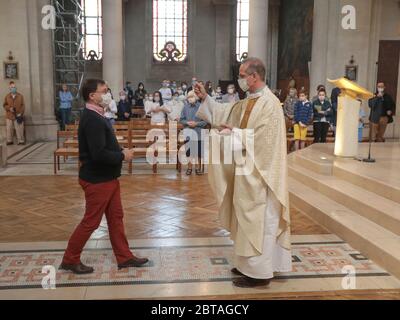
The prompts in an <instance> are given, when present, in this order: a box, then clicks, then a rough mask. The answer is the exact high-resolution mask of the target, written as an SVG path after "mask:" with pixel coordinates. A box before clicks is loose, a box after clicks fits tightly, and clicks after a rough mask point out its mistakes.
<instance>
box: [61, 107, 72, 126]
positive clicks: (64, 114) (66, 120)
mask: <svg viewBox="0 0 400 320" xmlns="http://www.w3.org/2000/svg"><path fill="white" fill-rule="evenodd" d="M60 115H61V124H60V127H61V131H64V130H65V126H66V125H67V124H70V122H71V108H68V109H60Z"/></svg>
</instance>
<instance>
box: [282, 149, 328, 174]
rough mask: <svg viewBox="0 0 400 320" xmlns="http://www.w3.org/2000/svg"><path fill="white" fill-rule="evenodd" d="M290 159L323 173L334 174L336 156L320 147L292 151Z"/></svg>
mask: <svg viewBox="0 0 400 320" xmlns="http://www.w3.org/2000/svg"><path fill="white" fill-rule="evenodd" d="M289 159H290V160H293V161H294V162H295V163H297V164H299V165H301V166H303V167H305V168H307V169H309V170H312V171H315V172H318V173H320V174H323V175H332V172H333V161H334V157H333V156H332V155H329V154H326V153H323V152H320V151H319V150H318V149H313V150H311V149H303V150H300V151H297V152H295V153H292V154H291V155H290V156H289Z"/></svg>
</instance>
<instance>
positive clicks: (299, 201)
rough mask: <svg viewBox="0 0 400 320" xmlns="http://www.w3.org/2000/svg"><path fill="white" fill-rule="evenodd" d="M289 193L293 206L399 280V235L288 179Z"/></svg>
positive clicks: (292, 179) (294, 180)
mask: <svg viewBox="0 0 400 320" xmlns="http://www.w3.org/2000/svg"><path fill="white" fill-rule="evenodd" d="M289 193H290V203H291V205H292V206H293V207H295V208H297V209H298V210H299V211H301V212H303V213H305V214H306V215H308V216H309V217H311V218H312V219H313V220H315V221H316V222H318V223H319V224H321V225H322V226H324V227H325V228H327V229H328V230H329V231H330V232H332V233H333V234H336V235H337V236H339V237H340V238H342V239H343V240H345V241H346V242H348V243H349V244H350V245H351V246H352V247H353V248H355V249H356V250H358V251H360V252H361V253H362V254H363V255H364V256H366V257H367V258H369V259H371V260H372V261H374V262H375V263H377V264H378V265H380V266H381V267H382V268H384V269H386V270H387V271H388V272H390V273H392V274H393V275H394V276H396V277H397V278H400V236H398V235H396V234H394V233H393V232H391V231H389V230H387V229H386V228H384V227H382V226H380V225H378V224H376V223H375V222H372V221H371V220H369V219H367V218H365V217H363V216H361V215H359V214H357V213H356V212H354V211H352V210H350V209H349V208H347V207H345V206H343V205H342V204H340V203H338V202H336V201H334V200H332V199H330V198H328V197H326V196H325V195H323V194H321V193H319V192H318V191H315V190H313V189H311V188H309V187H308V186H306V185H305V184H302V183H301V182H299V181H297V180H296V179H294V178H292V177H290V178H289Z"/></svg>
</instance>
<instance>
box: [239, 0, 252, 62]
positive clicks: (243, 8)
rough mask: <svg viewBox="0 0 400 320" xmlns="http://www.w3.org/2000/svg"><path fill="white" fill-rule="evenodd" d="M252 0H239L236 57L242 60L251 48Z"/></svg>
mask: <svg viewBox="0 0 400 320" xmlns="http://www.w3.org/2000/svg"><path fill="white" fill-rule="evenodd" d="M249 1H250V0H238V2H237V21H236V59H237V61H241V58H242V56H243V54H244V53H248V50H249V12H250V3H249Z"/></svg>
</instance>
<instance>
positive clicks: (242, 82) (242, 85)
mask: <svg viewBox="0 0 400 320" xmlns="http://www.w3.org/2000/svg"><path fill="white" fill-rule="evenodd" d="M238 83H239V87H240V89H242V90H243V92H247V91H249V89H250V88H249V85H248V84H247V79H239V80H238Z"/></svg>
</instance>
